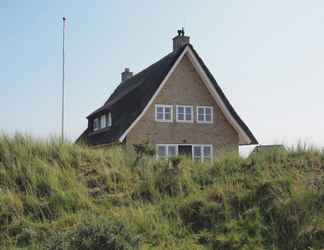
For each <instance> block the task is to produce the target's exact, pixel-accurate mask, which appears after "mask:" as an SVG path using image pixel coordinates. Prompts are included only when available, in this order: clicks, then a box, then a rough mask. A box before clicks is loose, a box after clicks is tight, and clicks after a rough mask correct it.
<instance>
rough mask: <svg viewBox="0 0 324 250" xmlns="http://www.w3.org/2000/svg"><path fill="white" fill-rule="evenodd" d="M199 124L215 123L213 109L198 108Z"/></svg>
mask: <svg viewBox="0 0 324 250" xmlns="http://www.w3.org/2000/svg"><path fill="white" fill-rule="evenodd" d="M197 122H198V123H213V107H211V106H197Z"/></svg>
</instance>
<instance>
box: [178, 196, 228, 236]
mask: <svg viewBox="0 0 324 250" xmlns="http://www.w3.org/2000/svg"><path fill="white" fill-rule="evenodd" d="M179 214H180V218H181V219H182V221H183V223H184V224H185V225H186V226H187V227H189V228H190V229H191V230H192V231H193V232H199V231H202V230H213V229H215V228H216V227H217V226H219V225H220V224H221V223H223V222H224V220H225V209H224V206H223V204H219V203H216V202H212V201H206V200H204V199H201V198H198V199H196V198H194V199H192V200H189V201H186V202H185V203H184V204H183V205H182V206H180V208H179Z"/></svg>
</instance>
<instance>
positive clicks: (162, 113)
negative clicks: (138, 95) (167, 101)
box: [155, 104, 173, 122]
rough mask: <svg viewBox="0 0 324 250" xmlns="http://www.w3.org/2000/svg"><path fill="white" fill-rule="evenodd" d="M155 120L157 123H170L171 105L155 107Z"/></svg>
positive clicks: (171, 118)
mask: <svg viewBox="0 0 324 250" xmlns="http://www.w3.org/2000/svg"><path fill="white" fill-rule="evenodd" d="M155 120H156V121H159V122H172V121H173V115H172V105H161V104H157V105H155Z"/></svg>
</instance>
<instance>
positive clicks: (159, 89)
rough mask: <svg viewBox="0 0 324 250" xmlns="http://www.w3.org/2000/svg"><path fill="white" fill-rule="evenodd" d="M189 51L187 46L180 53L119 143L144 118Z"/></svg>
mask: <svg viewBox="0 0 324 250" xmlns="http://www.w3.org/2000/svg"><path fill="white" fill-rule="evenodd" d="M188 50H189V46H187V47H186V48H185V49H184V50H183V52H182V53H181V55H180V56H179V57H178V59H177V60H176V62H175V63H174V64H173V66H172V68H171V69H170V71H169V72H168V74H167V75H166V76H165V78H164V79H163V81H162V83H161V84H160V86H159V87H158V89H157V90H156V91H155V93H154V95H153V96H152V98H151V100H150V101H149V102H148V104H146V106H145V108H144V109H143V111H142V112H141V113H140V115H139V116H138V117H137V118H136V119H135V121H134V122H133V123H132V124H131V125H130V126H129V128H128V129H126V131H125V132H124V133H123V134H122V136H121V137H120V138H119V141H120V142H123V140H124V139H125V137H126V136H127V134H128V133H129V131H130V130H131V129H132V128H133V127H134V126H135V125H136V123H137V122H138V121H139V120H140V119H141V118H142V117H143V116H144V114H145V113H146V111H147V110H148V108H149V107H150V106H151V104H152V103H153V101H154V99H155V98H156V96H157V95H158V94H159V93H160V91H161V89H162V88H163V87H164V85H165V84H166V82H167V81H168V79H169V78H170V76H171V74H172V73H173V71H174V70H175V68H176V67H177V66H178V64H179V63H180V62H181V59H182V58H183V56H184V55H185V54H186V53H187V51H188Z"/></svg>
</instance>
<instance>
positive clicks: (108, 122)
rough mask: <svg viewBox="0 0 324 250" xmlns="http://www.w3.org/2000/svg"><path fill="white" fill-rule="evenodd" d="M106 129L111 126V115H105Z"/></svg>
mask: <svg viewBox="0 0 324 250" xmlns="http://www.w3.org/2000/svg"><path fill="white" fill-rule="evenodd" d="M106 126H107V127H111V126H112V118H111V113H108V115H107V123H106Z"/></svg>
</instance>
